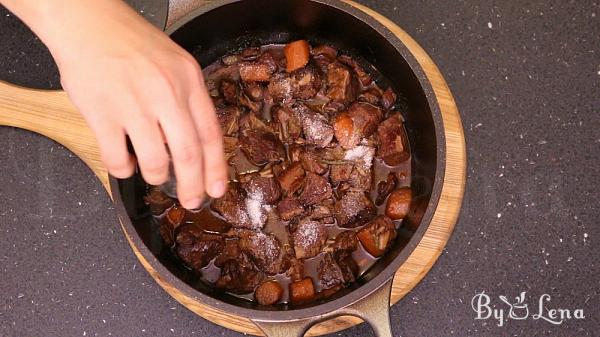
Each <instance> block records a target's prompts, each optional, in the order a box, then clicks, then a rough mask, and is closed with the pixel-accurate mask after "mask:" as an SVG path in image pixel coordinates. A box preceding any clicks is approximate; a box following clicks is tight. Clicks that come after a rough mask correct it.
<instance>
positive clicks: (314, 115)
mask: <svg viewBox="0 0 600 337" xmlns="http://www.w3.org/2000/svg"><path fill="white" fill-rule="evenodd" d="M292 109H293V110H294V111H295V112H296V113H297V114H298V116H299V117H300V120H301V121H302V131H303V133H304V138H305V139H306V142H307V143H308V144H312V145H315V146H317V147H326V146H327V145H329V143H331V140H332V139H333V127H332V126H331V125H329V121H328V119H327V117H325V116H323V115H321V114H320V113H318V112H316V111H314V110H312V109H310V108H309V107H308V106H306V105H304V104H301V103H296V104H294V105H293V106H292Z"/></svg>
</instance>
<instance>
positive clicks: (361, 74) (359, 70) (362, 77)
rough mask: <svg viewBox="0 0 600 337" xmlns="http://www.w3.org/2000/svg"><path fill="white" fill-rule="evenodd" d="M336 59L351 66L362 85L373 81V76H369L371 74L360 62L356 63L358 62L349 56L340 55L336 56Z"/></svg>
mask: <svg viewBox="0 0 600 337" xmlns="http://www.w3.org/2000/svg"><path fill="white" fill-rule="evenodd" d="M338 60H339V61H340V62H342V63H343V64H345V65H347V66H349V67H350V68H352V70H354V74H355V75H356V77H357V78H358V80H359V81H360V83H361V84H362V85H363V86H365V87H366V86H368V85H369V84H371V82H373V78H372V77H371V75H369V74H368V73H367V72H366V71H365V70H364V69H363V67H362V66H361V65H360V64H358V62H356V61H355V60H354V59H353V58H351V57H350V56H347V55H341V56H340V57H338Z"/></svg>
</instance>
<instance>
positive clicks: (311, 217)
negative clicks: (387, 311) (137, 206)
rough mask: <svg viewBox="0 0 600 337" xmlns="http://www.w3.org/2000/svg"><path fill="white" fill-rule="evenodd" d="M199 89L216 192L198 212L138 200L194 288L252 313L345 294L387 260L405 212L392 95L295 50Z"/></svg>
mask: <svg viewBox="0 0 600 337" xmlns="http://www.w3.org/2000/svg"><path fill="white" fill-rule="evenodd" d="M204 76H205V79H206V81H207V85H208V87H209V88H217V89H216V90H212V91H211V97H212V99H213V102H214V104H215V106H216V108H217V112H218V115H219V121H220V123H221V127H222V129H223V132H224V134H225V135H226V143H227V145H228V146H226V152H227V153H226V154H227V158H228V161H229V165H230V183H229V186H228V191H227V193H226V194H225V196H223V197H222V198H220V199H217V200H214V201H213V202H212V203H211V205H210V206H209V207H208V208H206V209H203V210H200V211H190V210H184V209H183V208H181V207H180V206H179V204H178V202H177V200H174V199H171V198H169V197H167V196H166V195H162V194H161V192H160V190H159V189H158V188H156V187H150V188H149V189H148V194H147V196H146V198H145V202H146V203H147V205H148V206H149V208H150V209H151V210H152V214H153V217H154V221H155V222H156V223H157V224H160V227H159V228H160V235H161V237H162V239H163V242H164V244H165V245H167V246H169V247H171V251H172V254H173V255H174V257H176V258H177V259H179V260H180V261H181V263H182V264H184V265H185V266H186V267H187V268H189V269H190V270H191V271H192V272H194V273H196V274H197V275H198V277H199V278H200V279H201V280H202V281H203V282H204V283H206V284H208V285H210V286H212V287H215V288H216V289H221V290H222V291H226V292H229V293H230V294H234V295H235V296H239V297H242V298H244V299H247V300H254V301H256V302H258V303H259V304H261V305H273V304H276V303H289V304H291V305H300V304H304V303H307V302H310V301H315V300H317V299H320V298H326V297H329V296H331V295H332V294H334V293H335V292H337V291H339V290H340V289H342V288H343V287H346V286H349V285H351V284H352V283H353V282H355V281H356V280H357V279H358V278H360V275H361V274H363V273H365V272H366V271H367V270H368V269H369V267H370V266H371V265H372V264H373V263H374V262H375V261H376V260H377V258H379V257H380V256H382V255H383V254H384V253H385V251H386V250H387V249H389V247H390V245H391V243H392V242H393V240H394V239H395V238H396V236H397V231H398V230H400V228H401V227H402V219H403V218H404V216H406V212H407V211H408V207H409V206H410V201H411V198H412V194H411V193H410V182H411V179H410V178H411V172H410V159H411V157H410V149H409V146H408V142H407V139H408V138H407V136H406V131H405V130H404V126H403V123H402V117H401V113H402V111H398V110H396V109H395V108H396V104H395V101H396V99H397V95H396V93H395V92H394V91H393V89H392V88H390V87H386V88H385V89H382V88H380V85H385V81H384V80H382V79H381V76H380V74H378V73H377V72H376V70H375V69H374V68H373V67H372V66H370V65H368V64H364V62H362V63H361V62H359V60H355V59H353V58H352V57H350V56H349V55H346V54H344V53H343V52H341V51H338V50H336V48H334V47H333V46H328V45H321V46H315V47H311V46H310V45H309V44H308V42H307V41H294V42H291V43H290V44H288V45H267V46H262V47H252V48H247V49H244V50H242V51H239V52H236V53H232V54H229V55H226V56H224V57H222V58H221V59H220V60H219V61H217V62H215V63H214V64H212V65H210V66H208V67H206V68H205V69H204ZM397 177H402V179H398V178H397ZM386 201H387V204H386ZM384 204H385V205H384Z"/></svg>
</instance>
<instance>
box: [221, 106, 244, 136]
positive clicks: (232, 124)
mask: <svg viewBox="0 0 600 337" xmlns="http://www.w3.org/2000/svg"><path fill="white" fill-rule="evenodd" d="M236 99H237V98H236ZM240 115H241V111H240V108H239V107H237V106H228V107H224V108H220V109H217V117H218V118H219V124H220V125H221V130H223V134H224V135H225V136H232V135H234V134H236V133H237V132H238V130H239V128H240V126H239V119H240Z"/></svg>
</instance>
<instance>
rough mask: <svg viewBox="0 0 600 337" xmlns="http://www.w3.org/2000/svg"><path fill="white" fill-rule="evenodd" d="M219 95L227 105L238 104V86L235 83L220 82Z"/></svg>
mask: <svg viewBox="0 0 600 337" xmlns="http://www.w3.org/2000/svg"><path fill="white" fill-rule="evenodd" d="M221 95H223V98H224V99H225V102H227V103H229V104H237V102H238V86H237V84H236V83H235V82H232V81H228V80H223V81H221Z"/></svg>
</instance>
